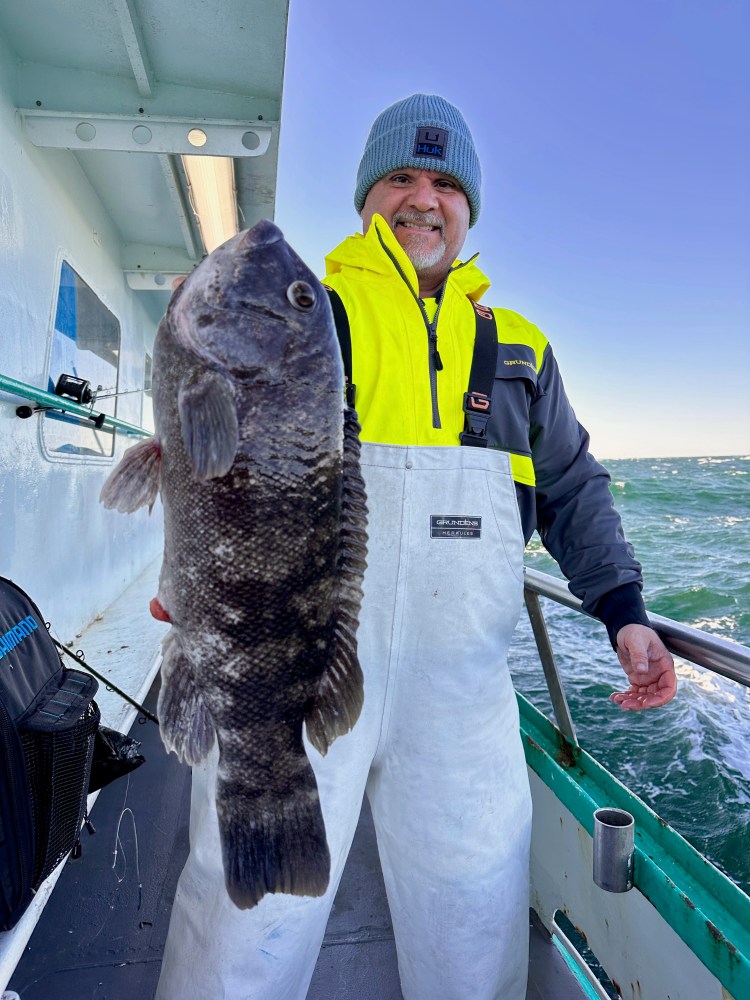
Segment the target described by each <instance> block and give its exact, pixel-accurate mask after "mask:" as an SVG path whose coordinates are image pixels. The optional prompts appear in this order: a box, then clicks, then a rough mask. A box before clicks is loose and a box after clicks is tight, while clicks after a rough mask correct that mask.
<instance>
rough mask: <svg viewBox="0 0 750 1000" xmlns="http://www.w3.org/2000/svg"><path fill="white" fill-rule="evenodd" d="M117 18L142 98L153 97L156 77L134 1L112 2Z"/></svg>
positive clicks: (117, 0)
mask: <svg viewBox="0 0 750 1000" xmlns="http://www.w3.org/2000/svg"><path fill="white" fill-rule="evenodd" d="M112 6H113V7H114V8H115V11H116V13H117V18H118V20H119V22H120V32H121V33H122V39H123V41H124V42H125V50H126V52H127V53H128V59H129V60H130V65H131V66H132V68H133V76H134V77H135V82H136V84H137V86H138V93H139V94H140V95H141V97H151V95H152V94H153V91H154V87H153V79H154V75H153V72H152V71H151V67H150V65H149V61H148V54H147V52H146V43H145V41H144V38H143V32H142V30H141V22H140V20H139V18H138V12H137V11H136V9H135V3H134V2H133V0H112Z"/></svg>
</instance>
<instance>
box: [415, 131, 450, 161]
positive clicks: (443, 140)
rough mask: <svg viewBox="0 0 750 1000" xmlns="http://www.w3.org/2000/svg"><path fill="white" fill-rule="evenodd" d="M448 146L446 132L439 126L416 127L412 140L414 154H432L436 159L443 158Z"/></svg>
mask: <svg viewBox="0 0 750 1000" xmlns="http://www.w3.org/2000/svg"><path fill="white" fill-rule="evenodd" d="M447 146H448V133H447V132H446V131H445V130H444V129H441V128H418V129H417V135H416V138H415V140H414V155H415V156H432V157H435V158H436V159H438V160H444V159H445V152H446V147H447Z"/></svg>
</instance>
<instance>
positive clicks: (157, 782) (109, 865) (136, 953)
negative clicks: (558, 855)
mask: <svg viewBox="0 0 750 1000" xmlns="http://www.w3.org/2000/svg"><path fill="white" fill-rule="evenodd" d="M157 685H158V680H157V681H156V682H155V684H154V686H153V687H152V689H151V692H150V693H149V697H148V699H147V701H146V707H147V708H150V709H151V710H154V709H155V705H156V690H157ZM131 732H132V735H133V736H135V737H136V738H137V739H139V740H141V742H142V752H143V753H144V755H145V757H146V763H145V764H144V765H143V766H142V767H141V768H139V769H138V770H136V771H134V772H132V774H131V775H130V776H129V778H123V779H120V780H118V781H116V782H115V783H114V784H112V785H110V786H108V787H107V788H105V789H103V790H102V792H101V793H100V795H99V798H98V800H97V802H96V806H95V808H94V810H93V813H92V820H93V824H94V826H95V827H96V834H95V835H93V836H89V835H88V833H87V832H86V830H84V831H83V833H82V847H83V853H82V856H81V858H80V859H79V860H77V861H69V862H68V863H67V864H66V865H65V866H64V868H63V870H62V873H61V875H60V878H59V880H58V883H57V885H56V887H55V890H54V892H53V893H52V895H51V896H50V899H49V901H48V903H47V905H46V907H45V909H44V912H43V913H42V915H41V918H40V920H39V922H38V924H37V926H36V928H35V930H34V932H33V934H32V936H31V938H30V940H29V942H28V945H27V946H26V948H25V950H24V954H23V956H22V958H21V961H20V962H19V964H18V966H17V967H16V970H15V973H14V974H13V977H12V979H11V981H10V983H9V985H8V988H9V989H11V990H15V991H16V992H17V993H18V994H19V996H20V997H21V1000H50V998H51V997H54V998H55V1000H82V998H91V1000H133V998H134V997H135V998H137V1000H150V998H152V997H153V996H154V993H155V990H156V984H157V981H158V978H159V971H160V967H161V956H162V949H163V947H164V941H165V939H166V935H167V928H168V925H169V914H170V910H171V906H172V900H173V898H174V891H175V885H176V882H177V878H178V876H179V873H180V870H181V868H182V865H183V863H184V860H185V857H186V855H187V851H188V816H189V803H190V772H189V769H188V768H187V767H184V766H182V765H180V764H179V763H178V762H177V760H176V758H175V757H174V755H171V756H170V755H167V754H166V753H165V751H164V749H163V747H162V744H161V741H160V739H159V734H158V731H157V727H156V726H155V725H153V724H152V723H150V722H145V723H143V724H142V725H139V724H138V723H136V724H135V725H134V726H133V729H132V730H131ZM118 830H119V839H118ZM582 996H583V994H582V992H581V988H580V986H579V985H578V984H577V983H576V981H575V979H574V978H573V976H572V975H571V973H570V971H569V970H568V968H567V966H566V965H565V962H564V961H563V959H562V957H561V956H560V954H559V952H558V950H557V948H556V947H555V946H554V944H553V943H552V942H551V941H550V939H549V936H548V935H547V933H546V931H545V930H544V929H543V928H541V927H538V926H537V925H536V923H535V922H534V920H533V916H532V933H531V958H530V964H529V987H528V992H527V1000H552V998H554V1000H580V998H581V997H582ZM332 997H336V998H338V1000H401V998H402V994H401V989H400V986H399V979H398V970H397V965H396V949H395V945H394V940H393V932H392V929H391V923H390V917H389V914H388V906H387V903H386V898H385V887H384V885H383V880H382V875H381V872H380V866H379V862H378V855H377V848H376V843H375V833H374V829H373V825H372V820H371V817H370V814H369V809H368V807H367V805H365V807H364V808H363V810H362V816H361V818H360V823H359V828H358V830H357V835H356V837H355V841H354V845H353V847H352V851H351V854H350V857H349V861H348V863H347V867H346V871H345V873H344V877H343V879H342V883H341V886H340V887H339V892H338V894H337V896H336V900H335V902H334V906H333V911H332V913H331V917H330V920H329V923H328V928H327V931H326V936H325V940H324V943H323V947H322V950H321V953H320V957H319V960H318V964H317V967H316V969H315V974H314V976H313V980H312V983H311V985H310V989H309V992H308V995H307V1000H331V998H332ZM188 1000H189V998H188ZM268 1000H272V998H268Z"/></svg>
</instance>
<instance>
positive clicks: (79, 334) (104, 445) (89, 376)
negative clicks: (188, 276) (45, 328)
mask: <svg viewBox="0 0 750 1000" xmlns="http://www.w3.org/2000/svg"><path fill="white" fill-rule="evenodd" d="M119 363H120V324H119V322H118V321H117V319H116V317H115V316H114V315H113V314H112V313H111V312H110V311H109V309H107V307H106V306H105V305H104V303H103V302H101V300H100V299H99V298H98V296H97V295H96V294H95V293H94V292H93V291H92V289H91V288H89V286H88V285H87V284H86V282H85V281H84V280H83V279H82V278H81V277H80V276H79V275H78V274H76V272H75V271H74V270H73V268H72V267H71V266H70V264H68V263H67V261H63V262H62V267H61V269H60V288H59V291H58V296H57V310H56V313H55V326H54V329H53V331H52V350H51V352H50V364H49V385H48V389H49V391H50V392H54V391H55V386H56V385H57V381H58V379H59V377H60V375H62V374H65V375H71V376H74V377H75V378H77V379H84V380H85V381H86V382H88V383H89V386H90V390H91V392H92V393H97V392H98V393H100V394H101V397H102V398H101V399H97V400H96V402H95V403H94V410H95V412H96V413H107V414H110V415H111V416H114V414H115V411H116V405H117V398H116V396H115V395H114V394H115V393H116V392H117V377H118V371H119ZM107 396H108V397H109V398H104V397H107ZM44 416H45V419H44V424H43V436H44V446H45V449H46V451H47V453H48V454H50V455H59V456H61V457H62V456H65V455H85V456H92V457H93V456H96V457H104V458H108V457H109V456H111V455H112V454H113V453H114V446H115V441H114V437H115V436H114V431H113V429H112V428H111V427H101V428H97V427H95V426H94V422H93V420H86V419H85V418H81V417H78V416H74V415H73V414H68V413H60V412H59V411H56V410H49V411H48V412H47V413H45V415H44Z"/></svg>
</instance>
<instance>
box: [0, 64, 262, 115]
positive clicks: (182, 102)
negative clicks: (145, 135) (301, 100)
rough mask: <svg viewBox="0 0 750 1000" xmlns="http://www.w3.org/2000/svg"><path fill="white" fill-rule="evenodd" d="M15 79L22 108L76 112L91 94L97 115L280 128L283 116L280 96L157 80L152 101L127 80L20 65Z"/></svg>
mask: <svg viewBox="0 0 750 1000" xmlns="http://www.w3.org/2000/svg"><path fill="white" fill-rule="evenodd" d="M16 80H17V91H16V93H17V98H18V107H22V108H42V109H48V110H54V111H69V112H74V113H75V112H78V111H80V109H81V108H87V107H90V106H91V95H92V94H96V107H97V110H98V111H99V112H100V113H101V114H121V115H132V114H136V113H138V114H148V115H156V116H164V117H170V118H188V119H190V118H209V119H210V118H216V119H231V120H234V121H245V122H255V121H257V122H261V123H265V124H266V125H274V126H276V127H278V121H279V115H280V113H281V99H280V97H277V98H272V97H267V96H262V95H255V96H253V95H248V94H238V93H236V92H230V91H222V90H208V89H206V88H203V87H190V86H187V85H184V84H176V83H164V82H161V81H160V82H159V85H158V87H155V88H154V93H153V95H152V96H151V97H140V96H139V95H138V93H137V91H136V88H135V86H134V85H133V80H132V79H131V78H130V77H127V76H123V77H119V76H112V75H110V74H108V73H98V72H95V71H94V70H86V69H74V68H71V67H65V66H50V65H47V64H43V63H33V62H23V63H19V65H18V67H17V70H16ZM141 109H142V110H141Z"/></svg>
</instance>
